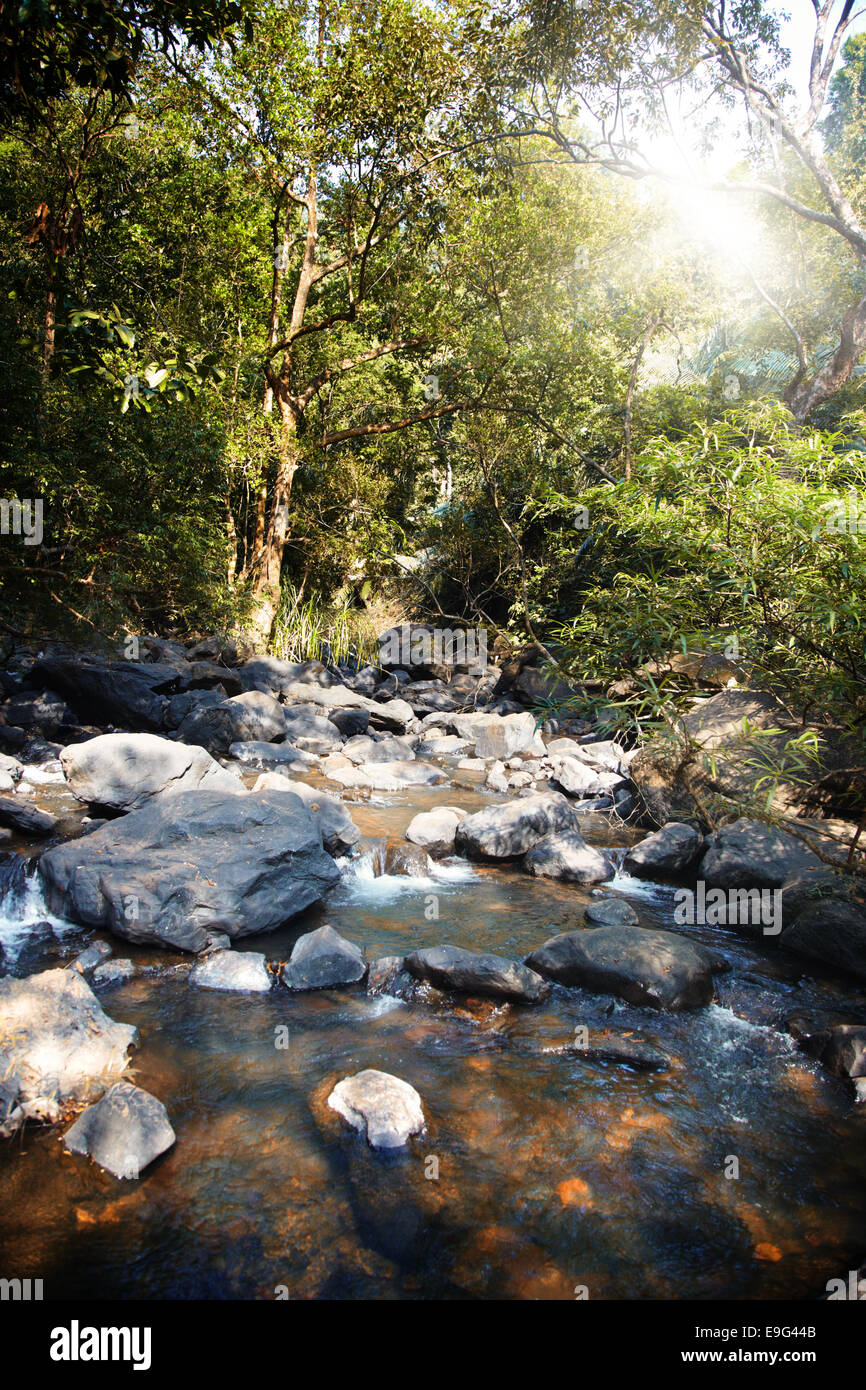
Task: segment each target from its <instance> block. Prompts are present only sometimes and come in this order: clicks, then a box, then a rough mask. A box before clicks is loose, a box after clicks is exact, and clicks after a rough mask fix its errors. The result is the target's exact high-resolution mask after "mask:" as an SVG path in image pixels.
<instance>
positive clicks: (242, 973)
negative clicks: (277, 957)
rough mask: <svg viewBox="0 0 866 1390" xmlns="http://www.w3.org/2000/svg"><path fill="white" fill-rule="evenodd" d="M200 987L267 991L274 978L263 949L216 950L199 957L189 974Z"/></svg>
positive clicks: (190, 978) (250, 992)
mask: <svg viewBox="0 0 866 1390" xmlns="http://www.w3.org/2000/svg"><path fill="white" fill-rule="evenodd" d="M189 982H190V984H191V985H197V986H198V987H199V988H200V989H230V990H237V991H239V992H240V991H244V992H246V993H248V994H265V993H267V991H268V990H269V989H270V988H271V985H272V984H273V980H272V979H271V976H270V975H269V974H268V969H267V966H266V964H265V957H264V955H263V954H262V953H261V952H260V951H231V950H229V951H213V952H211V953H210V954H208V955H206V956H204V957H203V958H202V959H201V960H199V961H197V962H196V964H195V965H194V966H193V968H192V970H191V971H190V974H189Z"/></svg>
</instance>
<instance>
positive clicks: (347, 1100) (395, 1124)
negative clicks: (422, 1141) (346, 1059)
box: [328, 1070, 425, 1149]
mask: <svg viewBox="0 0 866 1390" xmlns="http://www.w3.org/2000/svg"><path fill="white" fill-rule="evenodd" d="M328 1105H329V1106H330V1108H331V1109H332V1110H336V1112H337V1114H338V1115H340V1116H342V1118H343V1119H344V1120H345V1121H346V1123H347V1124H350V1125H351V1126H352V1128H353V1129H357V1130H360V1132H361V1133H362V1134H364V1135H366V1138H367V1143H368V1144H369V1145H370V1146H371V1148H374V1149H402V1148H404V1147H405V1146H406V1144H407V1143H408V1142H409V1140H410V1139H411V1137H412V1135H413V1134H420V1133H421V1132H422V1131H423V1129H424V1124H425V1122H424V1110H423V1108H422V1105H421V1097H420V1096H419V1094H418V1092H417V1091H416V1090H415V1088H414V1086H410V1085H409V1083H408V1081H402V1080H401V1079H400V1077H399V1076H391V1075H390V1073H389V1072H386V1071H375V1070H368V1071H359V1072H356V1074H355V1075H354V1076H347V1077H344V1078H343V1080H342V1081H338V1082H337V1085H336V1086H335V1087H334V1089H333V1091H332V1092H331V1094H330V1095H329V1097H328Z"/></svg>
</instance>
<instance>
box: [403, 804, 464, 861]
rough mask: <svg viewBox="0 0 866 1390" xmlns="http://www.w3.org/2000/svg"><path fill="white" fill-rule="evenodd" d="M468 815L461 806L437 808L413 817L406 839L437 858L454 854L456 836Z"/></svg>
mask: <svg viewBox="0 0 866 1390" xmlns="http://www.w3.org/2000/svg"><path fill="white" fill-rule="evenodd" d="M465 815H466V812H465V811H462V810H461V809H460V807H459V806H436V807H435V808H434V809H433V810H432V811H421V812H419V814H418V815H417V816H413V818H412V820H411V821H410V822H409V825H408V827H407V829H406V839H407V840H411V842H412V844H413V845H420V846H421V847H422V849H426V851H427V853H428V854H432V855H433V856H434V858H435V857H437V856H442V855H446V854H453V852H454V836H455V834H456V833H457V827H458V825H459V824H460V822H461V820H463V818H464V816H465Z"/></svg>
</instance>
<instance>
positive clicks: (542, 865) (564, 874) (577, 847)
mask: <svg viewBox="0 0 866 1390" xmlns="http://www.w3.org/2000/svg"><path fill="white" fill-rule="evenodd" d="M522 867H523V868H524V869H525V870H526V872H527V873H528V874H532V875H533V876H534V877H535V878H554V879H560V880H562V881H563V882H565V883H604V882H606V881H607V879H610V878H613V876H614V874H615V873H616V865H615V864H614V862H613V860H612V859H608V857H607V855H606V854H602V852H601V850H598V849H595V848H594V847H593V846H592V845H588V844H587V843H586V841H585V840H584V838H583V836H582V835H580V834H579V833H578V831H576V830H563V831H555V832H554V833H552V834H550V835H544V836H543V837H542V838H541V839H540V840H538V841H537V842H536V844H534V845H533V847H532V849H531V850H530V851H529V852H528V854H527V855H526V856H525V857H524V860H523V865H522Z"/></svg>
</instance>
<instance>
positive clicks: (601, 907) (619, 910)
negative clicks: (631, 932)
mask: <svg viewBox="0 0 866 1390" xmlns="http://www.w3.org/2000/svg"><path fill="white" fill-rule="evenodd" d="M584 917H585V920H586V921H587V922H589V923H590V924H591V925H592V926H595V927H636V926H637V924H638V915H637V913H636V912H635V910H634V908H633V907H632V905H631V903H627V902H626V901H625V899H624V898H599V899H598V901H597V902H594V903H590V904H589V907H588V908H587V909H586V912H585V913H584Z"/></svg>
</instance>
